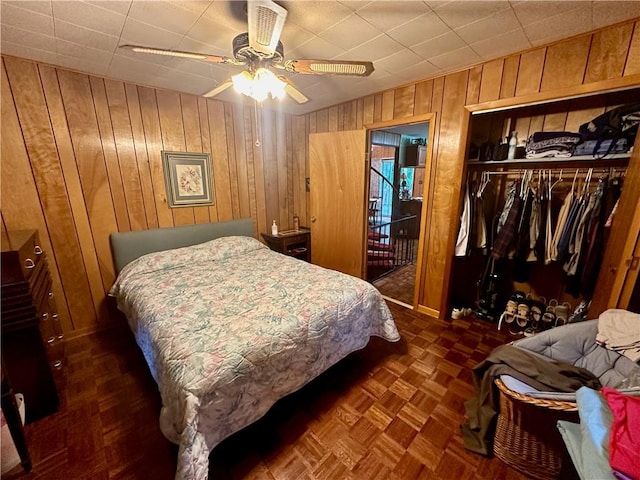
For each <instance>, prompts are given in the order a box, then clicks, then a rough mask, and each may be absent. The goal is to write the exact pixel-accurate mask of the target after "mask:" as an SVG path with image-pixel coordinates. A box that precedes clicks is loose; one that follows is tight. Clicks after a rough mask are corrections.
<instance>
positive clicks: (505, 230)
mask: <svg viewBox="0 0 640 480" xmlns="http://www.w3.org/2000/svg"><path fill="white" fill-rule="evenodd" d="M518 187H519V185H518V184H517V183H516V185H515V187H514V197H513V203H512V204H511V208H510V209H509V212H508V213H507V216H506V220H505V222H504V225H503V226H502V229H501V230H500V232H499V233H498V234H497V235H496V239H495V241H494V243H493V249H492V250H491V256H492V257H493V258H495V259H499V258H504V257H505V256H506V255H507V253H508V252H509V247H511V243H512V242H513V238H514V237H515V235H516V233H517V231H518V225H519V221H520V212H521V210H522V203H523V202H522V198H521V197H520V195H519V194H518V189H519V188H518ZM503 212H504V210H503Z"/></svg>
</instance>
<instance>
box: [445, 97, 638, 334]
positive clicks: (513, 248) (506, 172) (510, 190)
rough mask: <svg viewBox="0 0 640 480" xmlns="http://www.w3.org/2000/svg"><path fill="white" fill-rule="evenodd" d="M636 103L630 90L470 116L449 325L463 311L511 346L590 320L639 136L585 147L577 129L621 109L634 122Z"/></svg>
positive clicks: (598, 141) (613, 138)
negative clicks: (505, 335)
mask: <svg viewBox="0 0 640 480" xmlns="http://www.w3.org/2000/svg"><path fill="white" fill-rule="evenodd" d="M638 98H640V89H637V88H635V89H630V90H625V91H618V92H610V93H600V94H597V95H592V96H589V97H582V98H575V99H568V100H558V101H553V102H550V103H546V104H538V105H533V106H521V107H514V108H511V109H506V110H500V111H494V112H487V113H480V112H476V113H474V115H472V117H471V121H470V122H471V123H470V129H469V145H468V149H467V151H468V152H469V153H468V157H469V158H468V159H467V161H466V165H465V183H464V187H463V192H462V199H461V202H460V204H461V210H460V217H459V218H460V222H459V228H458V235H457V238H456V246H455V253H454V255H455V256H454V260H453V265H452V274H451V284H450V289H449V292H450V295H449V304H450V306H451V307H452V308H451V313H452V316H453V317H454V318H456V312H460V311H464V310H465V309H467V312H468V311H471V312H472V313H473V314H475V316H477V317H479V318H484V319H486V320H489V321H492V322H495V323H496V326H497V328H499V329H501V330H506V331H509V332H510V333H511V334H512V335H514V337H517V336H522V335H533V334H535V333H537V332H538V331H541V330H544V329H548V328H552V327H555V326H559V325H563V324H565V323H568V322H571V321H579V320H582V319H584V318H586V315H587V314H588V308H589V305H590V302H591V300H592V299H593V297H594V292H595V290H596V282H597V280H598V274H599V270H600V267H601V264H602V259H603V256H604V252H605V248H606V245H607V241H608V239H609V237H610V236H611V232H612V229H615V228H622V229H624V228H626V227H625V225H624V221H623V220H618V221H617V222H616V217H615V212H616V205H617V203H618V200H619V198H620V195H621V192H622V190H623V189H624V184H625V175H626V170H627V166H628V165H629V161H630V158H631V156H632V152H633V145H634V141H635V135H636V133H635V131H631V133H629V132H626V133H625V135H618V134H612V135H610V136H609V138H597V139H596V140H595V141H594V142H593V144H591V143H587V140H585V134H584V131H585V129H584V127H583V126H584V125H586V124H589V122H592V121H595V119H597V118H598V117H601V116H602V115H605V114H607V112H614V111H616V110H620V109H625V108H627V107H629V108H630V109H631V110H633V109H634V108H636V109H637V110H638V113H637V114H635V115H640V104H639V103H638ZM596 123H598V122H596ZM636 130H637V127H636ZM629 135H631V136H629ZM622 136H625V139H624V140H621V139H620V138H619V137H622ZM626 137H629V138H626ZM514 138H515V139H516V140H515V141H514V140H511V139H514ZM510 140H511V144H510V142H509V141H510ZM636 143H637V142H636ZM510 147H512V148H511V151H510ZM505 232H510V233H509V234H506V233H505ZM458 314H459V313H458Z"/></svg>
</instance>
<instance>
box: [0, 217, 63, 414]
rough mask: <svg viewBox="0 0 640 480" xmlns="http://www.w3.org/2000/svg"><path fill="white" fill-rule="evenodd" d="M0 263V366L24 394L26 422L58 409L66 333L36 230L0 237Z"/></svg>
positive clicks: (11, 233)
mask: <svg viewBox="0 0 640 480" xmlns="http://www.w3.org/2000/svg"><path fill="white" fill-rule="evenodd" d="M1 262H2V263H1V275H0V276H1V278H2V287H1V289H0V297H1V301H2V317H1V323H2V365H3V369H4V371H5V373H6V375H7V377H8V379H9V382H10V384H11V387H12V388H13V391H14V392H20V393H22V394H23V395H24V403H25V412H26V421H25V423H29V422H33V421H35V420H38V419H40V418H42V417H45V416H47V415H50V414H52V413H54V412H55V411H57V409H58V393H57V389H56V383H59V384H61V382H62V366H63V359H64V335H63V333H62V330H61V328H60V323H59V321H58V314H57V311H56V306H55V302H54V298H53V293H52V291H51V277H50V276H49V269H48V267H47V258H46V253H45V252H44V251H43V250H42V248H41V246H40V242H39V239H38V232H37V231H35V230H20V231H14V232H8V234H7V237H6V238H5V237H4V236H3V238H2V258H1Z"/></svg>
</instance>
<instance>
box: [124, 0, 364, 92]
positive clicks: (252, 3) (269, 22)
mask: <svg viewBox="0 0 640 480" xmlns="http://www.w3.org/2000/svg"><path fill="white" fill-rule="evenodd" d="M247 13H248V32H246V33H241V34H240V35H238V36H236V37H235V38H234V39H233V57H224V56H219V55H207V54H202V53H195V52H180V51H176V50H165V49H161V48H152V47H144V46H140V45H122V46H121V47H120V48H126V49H128V50H132V51H134V52H138V53H149V54H155V55H168V56H173V57H182V58H192V59H195V60H202V61H205V62H211V63H221V64H227V65H244V66H246V67H247V69H246V70H244V71H243V72H242V73H240V74H238V75H233V76H232V77H231V78H230V79H229V80H226V81H224V82H222V83H220V84H219V85H217V86H216V87H215V88H214V89H212V90H211V91H209V92H207V93H205V94H204V95H203V96H205V97H214V96H216V95H218V94H220V93H221V92H223V91H224V90H226V89H227V88H229V87H231V86H232V85H233V86H234V88H235V89H236V90H237V91H239V92H240V93H243V94H245V95H247V96H249V97H252V98H254V99H255V100H257V101H259V102H260V101H262V100H265V99H266V98H268V97H272V98H273V97H278V98H282V97H284V96H285V95H289V96H290V97H291V98H292V99H293V100H295V101H296V102H298V103H306V102H308V101H309V98H307V96H306V95H304V94H303V93H302V92H301V91H300V90H299V89H298V88H297V87H296V86H295V85H294V84H293V82H291V80H289V79H288V78H286V77H284V76H283V75H276V74H274V73H273V72H272V71H271V69H272V68H273V69H278V70H283V71H285V72H290V73H296V74H303V75H343V76H344V75H350V76H358V77H366V76H368V75H370V74H371V73H372V72H373V63H371V62H366V61H343V60H285V58H284V49H283V46H282V42H280V35H281V33H282V29H283V27H284V23H285V20H286V18H287V10H286V9H285V8H284V7H282V6H280V5H278V4H277V3H275V2H273V1H272V0H248V1H247Z"/></svg>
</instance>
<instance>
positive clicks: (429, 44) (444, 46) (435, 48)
mask: <svg viewBox="0 0 640 480" xmlns="http://www.w3.org/2000/svg"><path fill="white" fill-rule="evenodd" d="M465 45H466V44H465V43H464V41H463V40H462V39H461V38H460V37H459V36H458V35H456V34H455V33H454V32H449V33H445V34H444V35H440V36H439V37H436V38H432V39H430V40H427V41H426V42H422V43H418V44H417V45H413V46H412V47H411V50H413V51H414V52H415V53H416V54H418V55H420V56H421V57H422V58H425V59H428V58H430V57H433V56H434V55H438V54H440V53H445V52H450V51H452V50H456V49H458V48H461V47H464V46H465Z"/></svg>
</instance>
